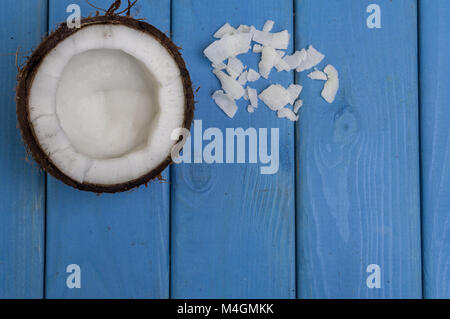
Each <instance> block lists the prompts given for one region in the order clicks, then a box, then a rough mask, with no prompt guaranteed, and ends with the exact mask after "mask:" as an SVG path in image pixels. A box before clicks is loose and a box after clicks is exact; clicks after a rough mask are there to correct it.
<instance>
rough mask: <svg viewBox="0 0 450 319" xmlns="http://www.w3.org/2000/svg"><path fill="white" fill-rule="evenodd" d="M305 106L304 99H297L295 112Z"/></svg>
mask: <svg viewBox="0 0 450 319" xmlns="http://www.w3.org/2000/svg"><path fill="white" fill-rule="evenodd" d="M302 106H303V101H302V100H297V101H295V104H294V112H295V113H298V111H299V110H300V108H301V107H302Z"/></svg>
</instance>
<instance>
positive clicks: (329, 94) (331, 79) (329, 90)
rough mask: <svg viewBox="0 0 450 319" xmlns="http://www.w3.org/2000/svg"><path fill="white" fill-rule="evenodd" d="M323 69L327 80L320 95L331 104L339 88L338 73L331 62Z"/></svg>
mask: <svg viewBox="0 0 450 319" xmlns="http://www.w3.org/2000/svg"><path fill="white" fill-rule="evenodd" d="M323 71H324V72H325V74H326V75H327V76H328V80H327V82H325V85H324V87H323V90H322V97H323V98H324V99H325V101H327V102H328V103H330V104H331V103H333V102H334V99H335V98H336V94H337V91H338V89H339V74H338V71H337V70H336V68H335V67H334V66H332V65H331V64H328V65H327V66H326V67H325V69H323Z"/></svg>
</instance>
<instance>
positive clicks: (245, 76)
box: [238, 71, 248, 86]
mask: <svg viewBox="0 0 450 319" xmlns="http://www.w3.org/2000/svg"><path fill="white" fill-rule="evenodd" d="M247 79H248V71H244V72H242V73H241V75H240V76H239V78H238V82H239V84H240V85H242V86H244V85H245V84H247V81H248V80H247Z"/></svg>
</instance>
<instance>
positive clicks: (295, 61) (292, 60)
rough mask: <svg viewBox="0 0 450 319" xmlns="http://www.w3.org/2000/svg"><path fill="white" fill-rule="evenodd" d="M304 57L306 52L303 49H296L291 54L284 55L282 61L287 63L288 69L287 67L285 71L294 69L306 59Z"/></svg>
mask: <svg viewBox="0 0 450 319" xmlns="http://www.w3.org/2000/svg"><path fill="white" fill-rule="evenodd" d="M306 57H307V53H306V50H305V49H302V50H301V51H296V52H295V53H294V54H293V55H286V56H285V57H284V58H283V61H284V62H286V64H287V65H289V69H287V70H286V71H291V70H293V69H296V68H297V67H298V66H299V65H300V63H301V62H302V61H303V60H305V59H306Z"/></svg>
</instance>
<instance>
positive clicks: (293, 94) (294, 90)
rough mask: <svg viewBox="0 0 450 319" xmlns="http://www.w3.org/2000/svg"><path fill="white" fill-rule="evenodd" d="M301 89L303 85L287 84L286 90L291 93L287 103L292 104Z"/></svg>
mask: <svg viewBox="0 0 450 319" xmlns="http://www.w3.org/2000/svg"><path fill="white" fill-rule="evenodd" d="M302 90H303V86H301V85H298V84H291V85H289V87H288V89H287V91H288V92H289V94H290V95H291V100H290V102H289V104H291V105H292V104H294V102H295V100H296V99H297V98H298V96H299V95H300V93H301V92H302Z"/></svg>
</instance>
